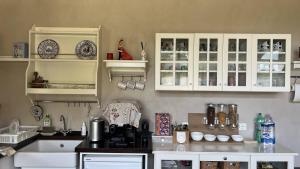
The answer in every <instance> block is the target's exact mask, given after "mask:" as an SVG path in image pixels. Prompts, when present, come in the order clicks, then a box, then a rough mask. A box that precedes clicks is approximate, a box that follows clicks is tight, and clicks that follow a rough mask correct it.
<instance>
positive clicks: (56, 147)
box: [14, 140, 82, 169]
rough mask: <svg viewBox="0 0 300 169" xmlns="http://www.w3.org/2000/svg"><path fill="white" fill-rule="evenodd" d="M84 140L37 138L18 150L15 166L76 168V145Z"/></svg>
mask: <svg viewBox="0 0 300 169" xmlns="http://www.w3.org/2000/svg"><path fill="white" fill-rule="evenodd" d="M81 142H82V140H37V141H35V142H33V143H31V144H29V145H27V146H26V147H24V148H22V149H20V150H18V152H17V153H16V154H15V156H14V163H15V167H22V169H27V168H48V169H49V168H68V169H72V168H74V169H75V168H76V165H77V163H76V158H77V156H76V153H75V147H76V146H77V145H78V144H80V143H81Z"/></svg>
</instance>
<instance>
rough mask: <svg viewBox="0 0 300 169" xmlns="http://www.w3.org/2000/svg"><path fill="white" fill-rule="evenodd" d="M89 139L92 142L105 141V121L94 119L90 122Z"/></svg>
mask: <svg viewBox="0 0 300 169" xmlns="http://www.w3.org/2000/svg"><path fill="white" fill-rule="evenodd" d="M89 133H90V134H89V139H90V141H91V142H97V141H101V140H104V134H105V121H104V120H103V119H100V118H94V119H92V120H91V121H90V132H89Z"/></svg>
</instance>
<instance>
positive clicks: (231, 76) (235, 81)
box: [223, 34, 251, 91]
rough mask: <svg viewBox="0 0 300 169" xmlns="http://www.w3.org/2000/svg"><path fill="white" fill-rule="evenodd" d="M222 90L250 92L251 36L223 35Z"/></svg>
mask: <svg viewBox="0 0 300 169" xmlns="http://www.w3.org/2000/svg"><path fill="white" fill-rule="evenodd" d="M223 50H224V53H223V56H224V58H223V90H226V91H249V90H251V35H247V34H225V35H224V49H223Z"/></svg>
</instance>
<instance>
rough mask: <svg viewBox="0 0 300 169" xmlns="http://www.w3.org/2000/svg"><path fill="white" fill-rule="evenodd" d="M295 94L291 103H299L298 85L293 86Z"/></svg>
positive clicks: (299, 86)
mask: <svg viewBox="0 0 300 169" xmlns="http://www.w3.org/2000/svg"><path fill="white" fill-rule="evenodd" d="M294 87H295V94H294V99H293V102H300V84H295V86H294Z"/></svg>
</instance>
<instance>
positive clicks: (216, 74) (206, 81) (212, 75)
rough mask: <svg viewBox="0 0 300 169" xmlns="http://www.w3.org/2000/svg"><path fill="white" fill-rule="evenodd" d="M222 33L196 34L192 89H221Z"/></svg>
mask: <svg viewBox="0 0 300 169" xmlns="http://www.w3.org/2000/svg"><path fill="white" fill-rule="evenodd" d="M222 40H223V35H222V34H196V36H195V44H194V90H214V91H217V90H221V89H222V84H221V79H222V77H221V76H222V72H221V71H222V43H223V42H222Z"/></svg>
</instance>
